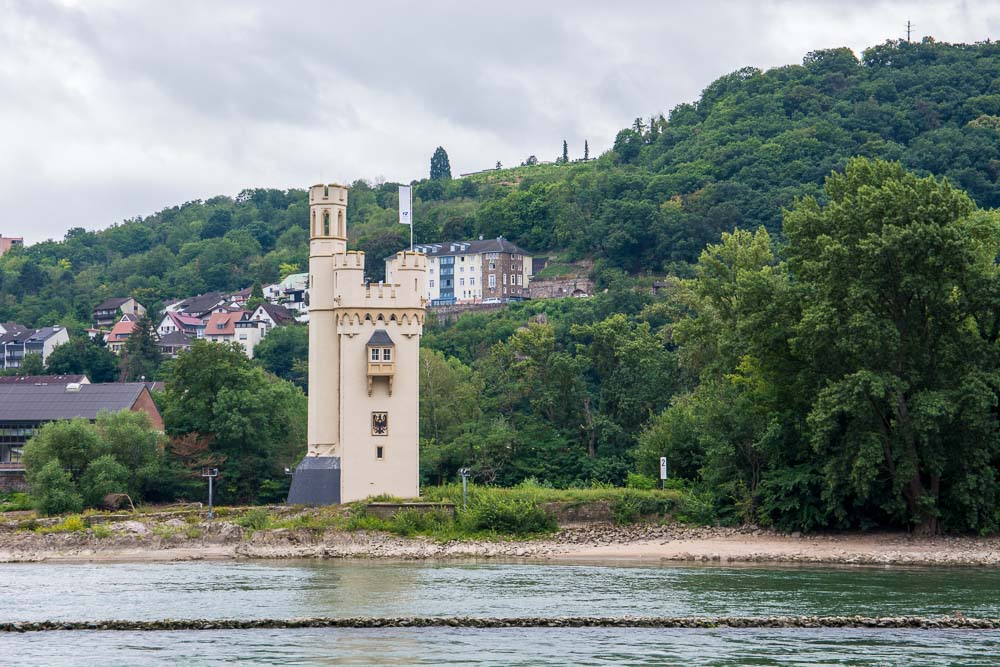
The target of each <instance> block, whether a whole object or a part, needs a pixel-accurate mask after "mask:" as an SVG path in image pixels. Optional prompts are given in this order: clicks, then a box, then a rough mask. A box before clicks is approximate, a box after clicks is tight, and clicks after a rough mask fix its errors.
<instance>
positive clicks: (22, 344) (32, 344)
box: [0, 322, 69, 369]
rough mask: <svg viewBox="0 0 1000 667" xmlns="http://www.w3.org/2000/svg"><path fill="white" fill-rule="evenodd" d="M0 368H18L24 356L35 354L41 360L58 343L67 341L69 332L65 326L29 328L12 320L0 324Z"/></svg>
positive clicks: (45, 359)
mask: <svg viewBox="0 0 1000 667" xmlns="http://www.w3.org/2000/svg"><path fill="white" fill-rule="evenodd" d="M0 329H2V330H3V331H2V333H0V368H2V369H14V368H20V367H21V364H22V363H23V362H24V357H25V356H27V355H29V354H37V355H39V356H40V357H41V358H42V362H43V363H44V362H45V361H47V360H48V358H49V355H50V354H51V353H52V350H54V349H55V348H56V347H58V346H59V345H62V344H63V343H68V342H69V332H68V331H66V328H65V327H43V328H41V329H29V328H27V327H23V326H21V325H19V324H15V323H13V322H7V323H4V324H2V325H0Z"/></svg>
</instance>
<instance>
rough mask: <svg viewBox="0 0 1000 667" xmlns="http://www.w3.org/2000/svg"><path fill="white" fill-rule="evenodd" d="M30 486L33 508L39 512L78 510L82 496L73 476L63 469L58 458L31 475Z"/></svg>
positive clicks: (81, 502) (57, 512)
mask: <svg viewBox="0 0 1000 667" xmlns="http://www.w3.org/2000/svg"><path fill="white" fill-rule="evenodd" d="M33 478H34V479H33V481H32V483H31V488H32V492H33V494H34V495H33V496H32V498H33V500H34V505H35V509H36V510H38V511H39V513H41V514H45V515H51V514H62V513H64V512H79V511H80V510H82V509H83V498H81V497H80V494H79V493H77V490H76V485H75V484H73V477H72V476H71V475H70V474H69V472H67V471H65V470H63V468H62V464H61V463H59V459H52V460H51V461H49V462H48V463H46V464H45V465H44V466H42V467H41V469H40V470H38V471H37V472H36V473H35V474H34V475H33Z"/></svg>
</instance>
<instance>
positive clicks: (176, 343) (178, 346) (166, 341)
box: [156, 331, 193, 359]
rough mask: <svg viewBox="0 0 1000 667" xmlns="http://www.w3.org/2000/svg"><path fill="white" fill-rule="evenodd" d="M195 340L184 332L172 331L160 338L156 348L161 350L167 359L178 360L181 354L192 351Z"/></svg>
mask: <svg viewBox="0 0 1000 667" xmlns="http://www.w3.org/2000/svg"><path fill="white" fill-rule="evenodd" d="M192 341H193V338H192V337H191V336H189V335H188V334H186V333H184V332H183V331H171V332H170V333H166V334H163V335H162V336H159V338H158V339H157V341H156V346H157V347H159V348H160V353H161V354H162V355H163V356H164V358H166V359H176V358H177V355H178V354H180V353H181V352H186V351H188V350H190V349H191V342H192Z"/></svg>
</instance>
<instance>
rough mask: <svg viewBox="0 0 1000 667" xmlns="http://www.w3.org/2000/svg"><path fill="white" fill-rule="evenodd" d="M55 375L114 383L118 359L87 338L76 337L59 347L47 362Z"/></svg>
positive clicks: (109, 351) (53, 351) (106, 349)
mask: <svg viewBox="0 0 1000 667" xmlns="http://www.w3.org/2000/svg"><path fill="white" fill-rule="evenodd" d="M45 369H46V371H47V372H48V373H52V374H53V375H86V376H87V377H88V378H89V379H90V381H91V382H114V381H115V379H116V378H117V377H118V372H119V371H118V358H117V357H115V354H114V352H112V351H111V350H109V349H108V348H106V347H104V346H103V345H100V344H99V343H97V342H95V341H93V340H91V339H90V338H88V337H87V336H76V337H74V338H71V339H70V341H69V342H68V343H63V344H62V345H59V346H57V347H56V348H55V349H54V350H52V352H51V353H50V354H49V358H48V359H47V360H46V361H45Z"/></svg>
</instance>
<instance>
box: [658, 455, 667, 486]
mask: <svg viewBox="0 0 1000 667" xmlns="http://www.w3.org/2000/svg"><path fill="white" fill-rule="evenodd" d="M666 479H667V457H666V456H661V457H660V487H662V486H663V482H664V481H665V480H666Z"/></svg>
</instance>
